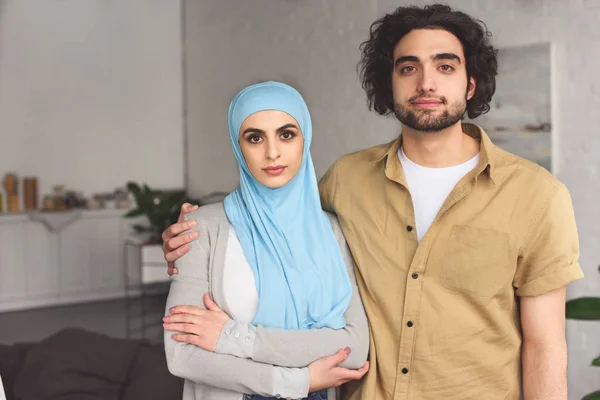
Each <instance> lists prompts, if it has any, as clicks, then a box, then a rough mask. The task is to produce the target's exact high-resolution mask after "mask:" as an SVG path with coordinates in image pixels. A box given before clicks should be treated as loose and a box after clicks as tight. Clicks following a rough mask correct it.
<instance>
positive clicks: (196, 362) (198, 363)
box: [164, 221, 310, 398]
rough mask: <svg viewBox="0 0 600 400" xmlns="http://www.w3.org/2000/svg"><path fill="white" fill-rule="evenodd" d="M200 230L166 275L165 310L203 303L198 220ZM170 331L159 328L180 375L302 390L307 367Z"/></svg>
mask: <svg viewBox="0 0 600 400" xmlns="http://www.w3.org/2000/svg"><path fill="white" fill-rule="evenodd" d="M195 230H198V232H199V234H200V236H199V238H198V239H197V240H195V241H194V242H192V245H191V249H190V251H189V252H188V253H187V254H185V255H184V256H182V257H181V258H179V259H178V260H177V261H176V262H175V266H176V267H177V269H178V271H179V273H178V274H177V275H174V276H172V277H171V287H170V289H169V295H168V298H167V305H166V314H167V315H169V308H171V307H173V306H176V305H193V306H198V307H202V308H205V306H204V301H203V296H204V293H206V292H208V291H209V290H210V284H209V282H208V265H209V257H208V254H210V249H209V239H208V230H207V229H202V224H201V223H200V221H198V225H197V227H196V228H195ZM173 333H176V332H174V331H170V330H165V333H164V342H165V352H166V358H167V365H168V368H169V371H170V372H171V373H172V374H173V375H175V376H179V377H181V378H184V379H187V380H190V381H193V382H196V383H202V384H206V385H209V386H214V387H218V388H222V389H227V390H232V391H235V392H238V393H248V394H258V395H261V396H265V397H284V398H286V397H289V398H304V397H306V396H307V395H308V389H309V386H310V374H309V372H308V368H283V367H276V366H272V365H268V364H263V363H258V362H256V361H253V360H248V359H242V358H238V357H234V356H231V355H227V354H217V353H213V352H210V351H206V350H204V349H201V348H200V347H197V346H195V345H192V344H189V343H182V342H177V341H175V340H174V339H173V338H172V337H171V335H172V334H173Z"/></svg>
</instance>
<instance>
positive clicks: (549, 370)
mask: <svg viewBox="0 0 600 400" xmlns="http://www.w3.org/2000/svg"><path fill="white" fill-rule="evenodd" d="M566 292H567V289H566V287H562V288H560V289H556V290H553V291H551V292H548V293H546V294H542V295H539V296H533V297H521V326H522V330H523V347H522V365H523V390H524V393H525V400H567V342H566V339H565V301H566Z"/></svg>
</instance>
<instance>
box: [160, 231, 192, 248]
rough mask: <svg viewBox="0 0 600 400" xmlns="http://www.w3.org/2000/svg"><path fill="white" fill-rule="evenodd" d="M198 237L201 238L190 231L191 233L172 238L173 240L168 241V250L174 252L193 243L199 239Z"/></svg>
mask: <svg viewBox="0 0 600 400" xmlns="http://www.w3.org/2000/svg"><path fill="white" fill-rule="evenodd" d="M198 236H199V234H198V232H196V231H190V232H187V233H184V234H182V235H179V236H175V237H172V238H171V239H169V240H168V241H167V245H166V247H167V250H168V251H173V250H175V249H177V248H179V247H181V246H183V245H184V244H188V243H191V242H193V241H194V240H196V239H198Z"/></svg>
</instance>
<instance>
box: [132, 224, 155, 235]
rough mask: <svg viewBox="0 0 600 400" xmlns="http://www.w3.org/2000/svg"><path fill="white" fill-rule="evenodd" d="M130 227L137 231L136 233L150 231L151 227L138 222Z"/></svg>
mask: <svg viewBox="0 0 600 400" xmlns="http://www.w3.org/2000/svg"><path fill="white" fill-rule="evenodd" d="M132 228H133V229H134V230H135V231H136V232H137V233H145V232H152V228H151V227H149V226H146V225H140V224H133V225H132Z"/></svg>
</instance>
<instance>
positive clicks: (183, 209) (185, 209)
mask: <svg viewBox="0 0 600 400" xmlns="http://www.w3.org/2000/svg"><path fill="white" fill-rule="evenodd" d="M197 208H198V206H197V205H191V204H190V203H183V204H182V205H181V211H179V218H177V222H182V221H183V218H184V216H185V214H187V213H189V212H190V211H194V210H195V209H197Z"/></svg>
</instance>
